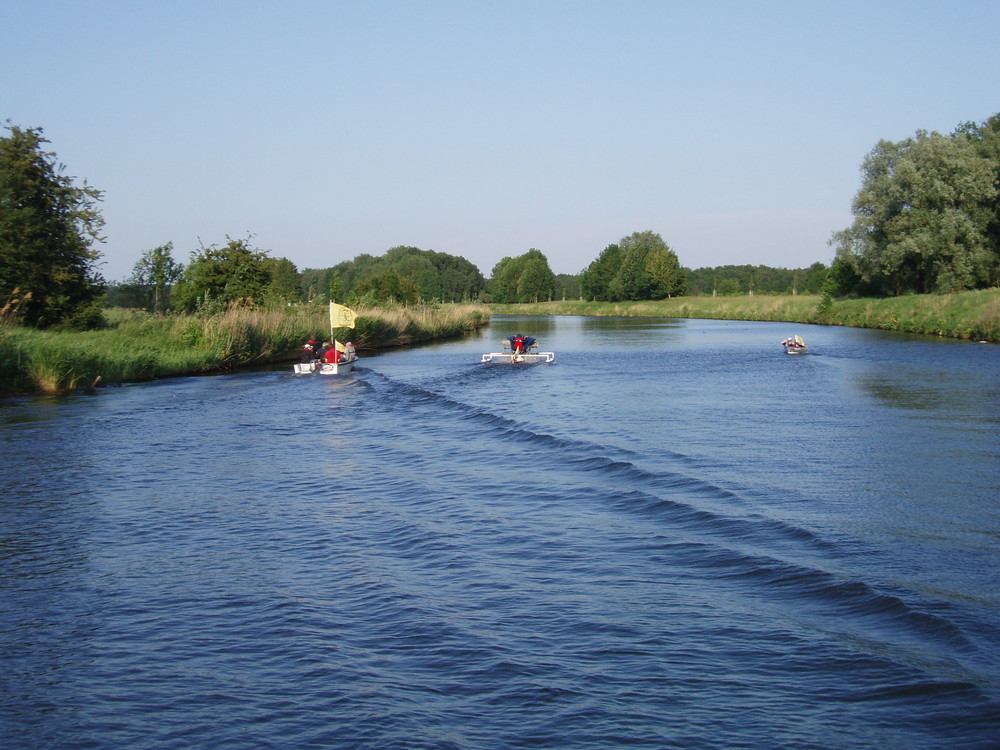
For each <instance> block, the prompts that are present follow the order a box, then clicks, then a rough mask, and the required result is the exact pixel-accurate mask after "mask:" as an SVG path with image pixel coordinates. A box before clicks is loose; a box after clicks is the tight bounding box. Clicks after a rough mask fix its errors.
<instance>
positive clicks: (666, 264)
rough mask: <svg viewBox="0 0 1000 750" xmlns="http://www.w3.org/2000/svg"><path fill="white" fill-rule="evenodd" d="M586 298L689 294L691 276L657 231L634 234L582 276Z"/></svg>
mask: <svg viewBox="0 0 1000 750" xmlns="http://www.w3.org/2000/svg"><path fill="white" fill-rule="evenodd" d="M580 284H581V287H582V290H583V294H584V296H585V297H588V298H589V299H594V300H604V301H609V302H617V301H620V300H644V299H664V298H666V297H675V296H678V295H682V294H685V293H686V292H687V274H686V272H685V271H684V269H683V268H681V265H680V262H679V261H678V259H677V254H676V253H674V251H673V250H671V249H670V246H669V245H667V243H666V242H664V241H663V238H662V237H661V236H660V235H659V234H657V233H656V232H651V231H645V232H634V233H633V234H630V235H629V236H628V237H623V238H622V239H620V240H619V241H618V242H617V244H614V245H608V246H607V247H606V248H604V250H603V251H602V252H601V254H600V256H598V258H597V259H596V260H595V261H594V262H593V263H591V264H590V265H589V266H588V267H587V268H586V269H584V271H583V273H582V274H581V280H580Z"/></svg>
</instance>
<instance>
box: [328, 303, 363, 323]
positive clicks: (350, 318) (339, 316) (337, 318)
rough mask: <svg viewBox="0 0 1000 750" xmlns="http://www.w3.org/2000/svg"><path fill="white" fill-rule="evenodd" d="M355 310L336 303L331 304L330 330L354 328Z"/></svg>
mask: <svg viewBox="0 0 1000 750" xmlns="http://www.w3.org/2000/svg"><path fill="white" fill-rule="evenodd" d="M355 317H357V316H356V315H355V314H354V310H352V309H350V308H349V307H344V306H343V305H338V304H336V303H335V302H331V303H330V328H354V318H355Z"/></svg>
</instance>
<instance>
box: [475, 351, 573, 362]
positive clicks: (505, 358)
mask: <svg viewBox="0 0 1000 750" xmlns="http://www.w3.org/2000/svg"><path fill="white" fill-rule="evenodd" d="M555 358H556V355H555V352H533V353H531V354H511V353H510V352H491V353H489V354H484V355H483V358H482V360H481V361H482V362H497V363H499V364H521V363H524V364H533V363H535V362H552V361H554V360H555Z"/></svg>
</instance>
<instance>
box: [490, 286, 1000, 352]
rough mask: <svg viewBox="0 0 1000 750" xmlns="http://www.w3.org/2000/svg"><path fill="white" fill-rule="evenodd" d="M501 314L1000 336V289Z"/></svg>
mask: <svg viewBox="0 0 1000 750" xmlns="http://www.w3.org/2000/svg"><path fill="white" fill-rule="evenodd" d="M490 310H491V312H494V313H497V314H522V315H591V316H623V317H658V318H713V319H716V320H769V321H782V322H789V323H818V324H822V325H840V326H851V327H854V328H880V329H882V330H886V331H899V332H905V333H927V334H932V335H936V336H945V337H948V338H956V339H971V340H974V341H993V342H997V341H1000V289H986V290H981V291H976V292H962V293H960V294H941V295H938V294H921V295H910V296H906V297H891V298H887V299H845V300H824V299H823V298H822V297H819V296H810V295H802V294H800V295H795V296H791V295H789V296H771V295H755V296H753V297H750V296H740V297H677V298H676V299H668V300H658V301H650V302H582V301H570V300H567V301H563V302H544V303H539V304H533V305H532V304H524V305H490Z"/></svg>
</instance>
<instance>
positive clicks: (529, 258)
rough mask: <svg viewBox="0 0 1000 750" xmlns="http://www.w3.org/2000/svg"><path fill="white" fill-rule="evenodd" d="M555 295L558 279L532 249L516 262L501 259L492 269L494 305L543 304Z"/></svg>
mask: <svg viewBox="0 0 1000 750" xmlns="http://www.w3.org/2000/svg"><path fill="white" fill-rule="evenodd" d="M555 293H556V276H555V274H554V273H552V269H551V268H550V267H549V261H548V258H546V257H545V254H544V253H543V252H542V251H541V250H536V249H535V248H531V249H530V250H529V251H528V252H526V253H524V254H523V255H518V256H517V257H516V258H511V257H509V256H508V257H505V258H502V259H501V260H500V262H499V263H497V264H496V265H495V266H494V267H493V275H492V277H491V279H490V294H491V296H492V299H493V301H494V302H500V303H506V304H511V303H516V302H544V301H548V300H551V299H553V297H554V296H555Z"/></svg>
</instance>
